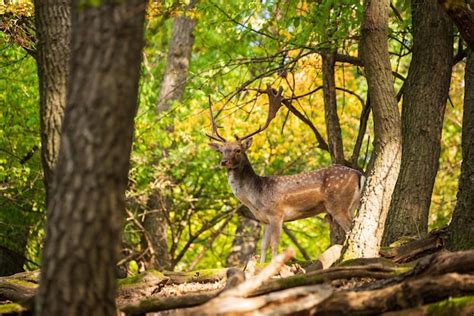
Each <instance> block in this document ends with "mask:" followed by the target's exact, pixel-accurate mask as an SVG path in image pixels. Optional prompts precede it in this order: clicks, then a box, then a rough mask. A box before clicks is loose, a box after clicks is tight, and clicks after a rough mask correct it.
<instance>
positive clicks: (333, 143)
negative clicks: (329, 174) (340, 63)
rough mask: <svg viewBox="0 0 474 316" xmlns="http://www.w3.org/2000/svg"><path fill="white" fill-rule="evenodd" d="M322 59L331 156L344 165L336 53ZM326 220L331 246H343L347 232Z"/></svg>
mask: <svg viewBox="0 0 474 316" xmlns="http://www.w3.org/2000/svg"><path fill="white" fill-rule="evenodd" d="M321 58H322V67H323V92H324V114H325V119H326V131H327V133H328V143H329V153H330V154H331V161H332V163H334V164H341V165H344V164H345V160H344V147H343V145H342V135H341V126H340V124H339V117H338V115H337V102H336V80H335V77H334V66H335V57H334V52H325V53H322V54H321ZM326 218H327V222H328V223H329V231H330V245H331V246H332V245H335V244H343V243H344V240H345V238H346V232H345V231H344V229H342V227H341V226H339V224H338V223H337V222H336V221H334V220H333V219H332V217H331V216H330V215H329V214H328V215H326Z"/></svg>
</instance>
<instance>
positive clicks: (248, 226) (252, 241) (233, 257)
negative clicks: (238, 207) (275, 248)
mask: <svg viewBox="0 0 474 316" xmlns="http://www.w3.org/2000/svg"><path fill="white" fill-rule="evenodd" d="M238 218H239V222H238V224H237V228H236V231H235V235H234V239H233V240H232V249H231V251H230V253H229V256H228V257H227V265H228V266H229V267H231V266H241V265H243V264H245V263H247V262H248V260H249V259H250V257H251V256H252V255H254V254H255V252H256V249H257V241H258V238H259V236H260V230H261V229H260V227H261V226H260V223H259V222H258V221H257V220H254V219H251V218H248V217H246V216H245V215H243V214H242V212H239V213H238Z"/></svg>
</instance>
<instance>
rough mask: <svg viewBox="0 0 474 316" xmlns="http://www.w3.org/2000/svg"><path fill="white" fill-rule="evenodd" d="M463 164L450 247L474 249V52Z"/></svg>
mask: <svg viewBox="0 0 474 316" xmlns="http://www.w3.org/2000/svg"><path fill="white" fill-rule="evenodd" d="M465 71H466V72H465V77H464V81H465V90H464V116H463V123H462V164H461V177H460V178H459V189H458V195H457V203H456V207H455V209H454V212H453V218H452V220H451V223H450V224H449V229H448V230H449V237H448V243H447V246H448V248H450V249H452V250H461V249H473V248H474V53H473V51H472V50H470V51H469V53H468V56H467V63H466V70H465Z"/></svg>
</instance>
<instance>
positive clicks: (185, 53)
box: [144, 0, 197, 270]
mask: <svg viewBox="0 0 474 316" xmlns="http://www.w3.org/2000/svg"><path fill="white" fill-rule="evenodd" d="M196 2H197V0H192V1H191V3H190V4H189V5H188V6H187V8H186V10H185V12H184V14H183V15H181V16H178V17H175V18H174V20H173V32H172V35H171V42H170V47H169V50H168V57H167V59H166V68H165V73H164V75H163V80H162V81H161V85H160V96H159V98H158V104H157V113H158V114H161V113H163V112H166V111H168V110H169V109H170V107H171V105H172V103H173V102H175V101H177V102H180V101H181V100H182V97H183V94H184V88H185V87H186V80H187V77H188V69H189V63H190V60H191V53H192V49H193V44H194V35H193V31H194V26H195V25H196V21H195V20H194V19H191V18H189V17H188V16H186V13H187V12H186V11H188V10H192V9H193V8H194V6H195V4H196ZM167 129H168V130H169V131H172V130H174V126H173V125H169V126H168V127H167ZM173 146H174V145H173ZM168 150H169V148H165V149H164V152H165V156H167V151H168ZM156 195H157V196H155V197H150V199H154V200H156V201H159V207H155V208H153V211H152V212H149V213H147V214H146V215H145V218H144V227H145V229H146V230H147V232H148V233H149V234H150V236H151V240H152V244H153V251H154V253H155V255H154V256H152V258H151V259H152V260H151V262H150V264H151V265H150V268H155V269H158V270H162V269H170V268H171V267H172V263H171V256H170V254H169V251H168V242H167V232H168V222H167V221H166V212H168V210H169V209H170V208H171V203H172V202H171V201H169V200H168V197H167V196H166V194H162V193H161V192H156Z"/></svg>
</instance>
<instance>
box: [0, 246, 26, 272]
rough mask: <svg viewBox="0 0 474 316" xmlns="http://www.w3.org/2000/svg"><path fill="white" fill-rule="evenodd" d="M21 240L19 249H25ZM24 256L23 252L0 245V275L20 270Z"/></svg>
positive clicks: (21, 269)
mask: <svg viewBox="0 0 474 316" xmlns="http://www.w3.org/2000/svg"><path fill="white" fill-rule="evenodd" d="M25 246H26V245H24V243H23V242H21V248H22V249H21V250H24V249H25ZM24 263H25V257H24V256H23V254H19V253H16V252H14V251H12V250H10V249H8V248H6V247H3V246H0V276H6V275H12V274H15V273H18V272H22V271H24V270H23V264H24Z"/></svg>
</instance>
